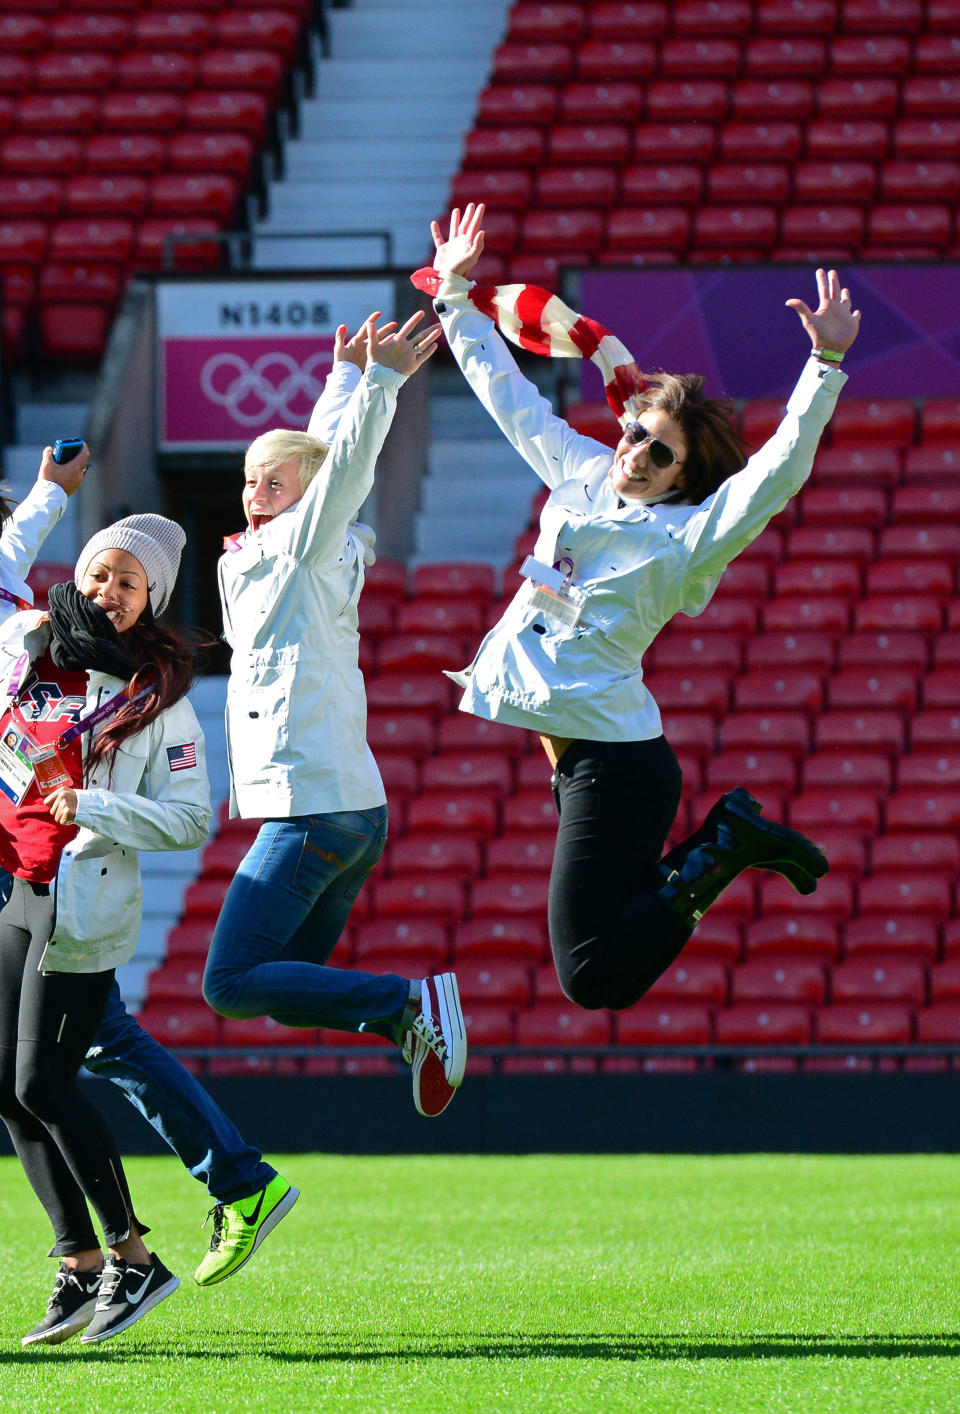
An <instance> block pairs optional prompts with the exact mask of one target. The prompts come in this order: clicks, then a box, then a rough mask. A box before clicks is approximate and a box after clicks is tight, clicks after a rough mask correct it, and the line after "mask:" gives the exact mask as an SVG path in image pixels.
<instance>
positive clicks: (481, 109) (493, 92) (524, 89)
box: [475, 83, 557, 127]
mask: <svg viewBox="0 0 960 1414" xmlns="http://www.w3.org/2000/svg"><path fill="white" fill-rule="evenodd" d="M556 113H557V90H556V88H555V87H554V86H553V84H546V83H516V84H502V83H498V84H493V85H492V86H490V87H488V88H485V89H483V90H482V92H481V94H480V97H479V99H478V102H477V113H476V118H475V121H476V123H477V124H478V125H479V126H483V125H485V124H487V125H490V126H492V127H501V126H503V125H508V126H509V125H510V124H514V123H516V124H524V123H527V124H529V123H533V124H537V125H542V126H544V127H546V126H548V125H549V124H550V123H551V122H553V120H554V117H555V116H556Z"/></svg>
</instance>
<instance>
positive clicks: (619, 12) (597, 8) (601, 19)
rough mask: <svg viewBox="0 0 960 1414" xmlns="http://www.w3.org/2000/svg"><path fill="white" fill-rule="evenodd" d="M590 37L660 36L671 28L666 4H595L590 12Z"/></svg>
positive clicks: (628, 0)
mask: <svg viewBox="0 0 960 1414" xmlns="http://www.w3.org/2000/svg"><path fill="white" fill-rule="evenodd" d="M587 23H588V25H589V31H590V33H591V34H598V35H599V34H603V35H613V36H617V35H630V36H636V37H639V38H641V39H642V38H646V37H648V36H658V35H662V34H664V33H665V32H666V30H667V27H668V25H669V24H670V11H669V9H668V7H667V5H666V4H665V3H664V0H596V3H595V4H593V5H591V6H589V7H588V9H587Z"/></svg>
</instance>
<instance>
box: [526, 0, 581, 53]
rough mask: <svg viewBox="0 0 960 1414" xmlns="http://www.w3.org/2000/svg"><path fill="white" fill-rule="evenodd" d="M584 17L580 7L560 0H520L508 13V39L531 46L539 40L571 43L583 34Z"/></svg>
mask: <svg viewBox="0 0 960 1414" xmlns="http://www.w3.org/2000/svg"><path fill="white" fill-rule="evenodd" d="M585 22H586V15H585V14H584V9H583V6H582V5H580V4H572V3H564V0H546V3H538V0H520V3H518V4H515V5H514V6H513V8H512V10H511V11H510V26H509V30H508V33H509V37H510V39H511V40H514V41H524V42H528V43H535V42H536V41H537V40H539V39H555V40H562V41H563V42H565V43H569V42H575V41H576V40H578V39H579V38H580V35H581V34H582V32H583V28H584V24H585Z"/></svg>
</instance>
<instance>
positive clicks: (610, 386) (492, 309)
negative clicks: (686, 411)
mask: <svg viewBox="0 0 960 1414" xmlns="http://www.w3.org/2000/svg"><path fill="white" fill-rule="evenodd" d="M410 279H411V280H412V281H413V283H414V285H416V287H417V289H418V290H423V292H424V293H425V294H427V295H429V296H430V297H431V298H434V297H435V296H436V295H437V294H438V292H439V289H440V285H441V283H442V281H443V276H442V275H440V274H439V273H438V272H437V271H436V270H434V269H433V268H432V267H431V266H425V267H424V269H422V270H416V271H414V273H413V274H412V275H411V276H410ZM467 298H468V299H469V300H470V302H471V304H473V305H475V306H476V308H477V309H479V310H480V312H481V313H482V314H485V315H486V316H487V318H488V319H492V320H493V321H494V323H495V324H496V325H497V327H498V329H499V330H500V332H501V333H502V334H503V335H504V336H505V337H506V338H508V339H509V340H510V341H511V342H512V343H514V344H517V345H519V347H520V348H522V349H527V350H528V351H529V352H530V353H536V354H542V355H544V356H545V357H546V358H588V359H590V361H591V362H592V363H594V364H596V366H597V368H599V370H600V373H601V375H602V377H603V386H604V390H605V392H606V395H607V402H608V403H609V404H610V407H611V408H612V410H613V415H614V417H616V418H617V420H618V421H619V422H620V423H621V424H626V423H628V422H633V421H635V419H636V417H637V414H638V408H637V405H636V401H635V399H636V397H637V394H638V393H642V392H644V390H645V389H646V388H647V387H648V384H647V380H646V379H645V378H644V376H643V374H642V373H641V372H640V369H639V368H638V367H637V365H636V362H635V361H634V358H633V355H632V354H631V353H630V350H629V349H628V348H627V347H626V345H624V344H621V342H620V340H619V339H618V338H617V337H616V336H615V335H614V334H611V333H610V330H609V329H605V328H604V327H603V325H602V324H598V323H597V321H596V320H595V319H588V318H587V316H586V315H585V314H578V313H577V312H576V310H573V309H571V308H570V306H569V305H567V304H564V302H563V300H562V299H558V297H557V296H556V295H552V294H551V293H550V291H549V290H543V289H541V288H540V286H539V285H474V286H473V288H472V289H471V290H470V291H468V294H467Z"/></svg>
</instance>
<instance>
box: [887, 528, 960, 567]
mask: <svg viewBox="0 0 960 1414" xmlns="http://www.w3.org/2000/svg"><path fill="white" fill-rule="evenodd" d="M879 551H880V556H881V558H888V557H889V558H896V557H899V556H917V555H931V556H935V557H940V556H943V557H944V558H950V559H953V560H954V562H956V559H957V557H958V556H960V526H957V525H945V524H943V523H942V522H937V521H927V522H926V523H924V524H922V525H916V524H908V525H888V526H887V527H886V529H885V530H882V531H881V532H880V542H879Z"/></svg>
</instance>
